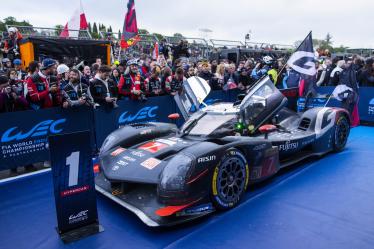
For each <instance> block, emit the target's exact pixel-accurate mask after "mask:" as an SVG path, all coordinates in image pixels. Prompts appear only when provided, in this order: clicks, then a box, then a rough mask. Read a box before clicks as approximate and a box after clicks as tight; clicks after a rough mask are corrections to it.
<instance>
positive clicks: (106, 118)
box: [0, 87, 374, 170]
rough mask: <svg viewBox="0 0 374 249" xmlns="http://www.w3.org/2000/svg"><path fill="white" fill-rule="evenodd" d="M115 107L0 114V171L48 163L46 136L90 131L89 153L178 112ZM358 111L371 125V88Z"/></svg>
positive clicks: (162, 105) (137, 105) (150, 103)
mask: <svg viewBox="0 0 374 249" xmlns="http://www.w3.org/2000/svg"><path fill="white" fill-rule="evenodd" d="M332 90H333V88H330V87H325V88H320V89H319V91H320V92H321V93H330V92H332ZM238 93H239V91H236V90H232V91H228V92H225V91H212V92H211V93H210V95H209V96H208V97H207V99H206V100H205V102H206V103H207V104H212V103H215V102H221V101H228V102H232V101H235V100H236V96H237V94H238ZM296 94H297V90H295V89H290V90H286V95H287V96H288V98H289V100H290V101H289V104H290V107H294V109H295V108H296V100H297V98H296V96H297V95H296ZM118 105H119V107H118V108H116V109H107V108H104V107H99V108H97V109H94V110H93V109H91V108H88V107H80V108H72V109H67V110H66V109H63V108H51V109H45V110H39V111H32V110H30V111H23V112H11V113H3V114H0V149H1V150H0V170H4V169H9V168H13V167H18V166H25V165H28V164H31V163H36V162H41V161H47V160H49V151H48V143H47V137H48V135H60V134H67V133H72V132H76V131H85V130H89V131H90V132H91V147H92V151H93V152H97V150H98V149H99V148H100V146H101V144H102V142H103V141H104V139H105V137H106V136H107V135H108V134H109V133H110V132H112V131H113V130H115V129H117V128H118V127H119V126H121V125H126V124H130V123H139V122H149V121H156V122H171V121H170V120H168V118H167V116H168V115H169V114H171V113H175V112H178V110H177V106H176V104H175V102H174V100H173V97H172V96H162V97H155V98H149V99H148V100H147V101H146V102H137V101H131V100H120V101H118ZM359 111H360V118H361V120H363V121H366V122H371V123H374V88H361V89H360V105H359ZM182 123H183V120H179V121H177V125H181V124H182Z"/></svg>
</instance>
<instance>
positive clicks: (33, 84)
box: [26, 58, 61, 110]
mask: <svg viewBox="0 0 374 249" xmlns="http://www.w3.org/2000/svg"><path fill="white" fill-rule="evenodd" d="M55 70H56V61H55V60H53V59H50V58H46V59H44V60H43V62H42V66H41V68H40V71H39V72H36V73H34V74H33V75H32V76H31V77H29V78H28V79H27V81H26V83H27V90H28V93H27V98H28V101H29V103H30V106H31V107H32V108H33V109H34V110H38V109H40V108H49V107H52V106H54V105H57V104H58V102H61V99H60V98H59V97H60V96H61V95H60V94H59V88H58V84H57V80H56V82H51V79H53V77H51V76H52V75H54V72H55Z"/></svg>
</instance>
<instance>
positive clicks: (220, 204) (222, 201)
mask: <svg viewBox="0 0 374 249" xmlns="http://www.w3.org/2000/svg"><path fill="white" fill-rule="evenodd" d="M248 177H249V169H248V163H247V160H246V159H245V157H244V155H243V154H242V152H241V151H239V150H237V149H234V148H232V149H229V150H227V151H226V152H225V154H224V156H223V157H222V159H221V161H220V163H219V164H218V165H217V166H216V167H215V169H214V172H213V178H212V189H211V197H212V202H213V204H214V205H215V207H216V208H217V209H220V210H226V209H230V208H232V207H234V206H236V205H237V204H238V203H239V202H240V200H241V198H242V196H243V194H244V192H245V191H246V189H247V186H248Z"/></svg>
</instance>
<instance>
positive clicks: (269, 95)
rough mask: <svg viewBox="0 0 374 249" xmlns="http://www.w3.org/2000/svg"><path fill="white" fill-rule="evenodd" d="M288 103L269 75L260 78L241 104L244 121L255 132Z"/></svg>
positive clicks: (241, 114)
mask: <svg viewBox="0 0 374 249" xmlns="http://www.w3.org/2000/svg"><path fill="white" fill-rule="evenodd" d="M286 104H287V98H286V97H285V96H284V95H283V94H282V93H281V92H280V91H279V90H278V89H277V88H276V87H275V86H274V83H273V82H272V81H271V80H270V78H269V76H266V77H264V78H262V79H261V80H259V81H258V82H257V83H256V84H255V85H254V86H253V87H252V88H251V89H249V92H248V93H247V94H246V96H245V97H244V99H243V100H242V102H241V104H240V116H241V119H242V122H243V123H244V124H245V125H246V127H248V129H249V130H250V131H251V132H253V131H255V130H257V128H258V127H260V126H261V125H262V124H263V123H264V122H266V121H268V120H269V119H271V118H272V117H273V116H274V115H276V114H277V113H278V112H279V111H280V109H282V108H283V107H284V106H285V105H286Z"/></svg>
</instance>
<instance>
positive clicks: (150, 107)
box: [94, 96, 176, 148]
mask: <svg viewBox="0 0 374 249" xmlns="http://www.w3.org/2000/svg"><path fill="white" fill-rule="evenodd" d="M117 104H118V108H115V109H108V108H104V107H100V108H97V109H96V110H95V111H94V117H95V128H96V142H97V147H98V148H100V146H101V144H102V143H103V142H104V140H105V138H106V137H107V136H108V135H109V134H110V133H111V132H112V131H114V130H115V129H118V128H119V127H120V126H124V125H127V124H133V123H144V122H170V120H169V119H168V115H169V114H171V113H175V112H176V104H175V102H174V99H173V98H172V96H160V97H154V98H148V100H147V101H145V102H141V101H133V100H120V101H118V102H117Z"/></svg>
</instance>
